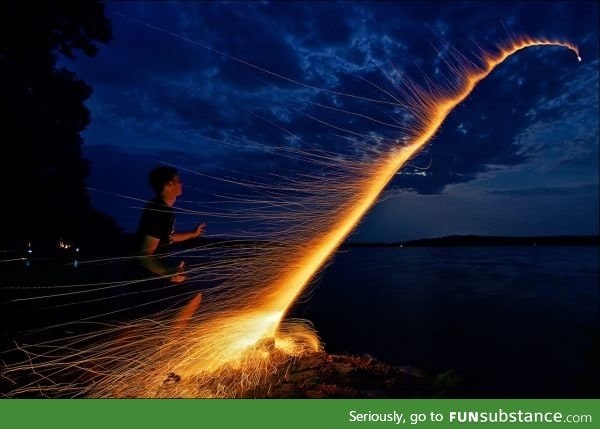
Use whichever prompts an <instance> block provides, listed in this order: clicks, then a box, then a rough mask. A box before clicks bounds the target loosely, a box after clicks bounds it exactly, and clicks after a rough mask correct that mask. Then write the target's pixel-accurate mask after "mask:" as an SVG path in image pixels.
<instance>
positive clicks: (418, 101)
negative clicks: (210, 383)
mask: <svg viewBox="0 0 600 429" xmlns="http://www.w3.org/2000/svg"><path fill="white" fill-rule="evenodd" d="M534 46H559V47H565V48H567V49H569V50H571V51H573V52H574V53H575V54H576V55H577V58H578V59H580V55H579V51H578V49H577V47H576V46H574V45H572V44H570V43H568V42H563V41H556V40H546V39H531V38H523V39H519V40H513V41H511V42H509V43H507V44H506V45H505V46H503V47H501V48H500V50H499V53H497V54H496V55H485V56H484V57H483V58H482V59H483V67H476V66H473V68H472V69H465V70H464V71H465V74H464V81H463V84H462V86H460V87H459V88H458V89H455V90H449V91H447V92H446V93H444V92H442V91H438V92H435V93H425V92H419V91H420V90H418V89H415V88H412V90H413V91H417V92H416V93H411V94H408V95H409V97H411V96H412V97H413V98H414V104H415V108H416V111H417V112H419V113H420V115H419V124H420V126H419V129H417V130H416V132H415V133H414V134H413V138H412V139H409V140H408V142H407V144H405V145H404V146H402V147H397V148H395V149H393V150H392V151H391V152H390V153H387V154H384V155H382V156H381V158H379V159H376V160H375V161H374V162H373V163H372V166H370V168H371V167H372V170H371V171H370V172H369V173H368V174H367V175H366V177H365V179H364V180H363V179H361V180H360V182H359V183H357V186H355V190H356V195H355V197H354V198H352V200H351V201H347V202H343V203H341V204H340V207H339V208H338V209H337V210H335V213H331V214H330V216H331V220H330V222H329V225H330V228H329V229H328V230H326V232H324V233H320V232H318V231H313V233H312V234H311V235H310V236H308V237H307V240H308V244H307V245H305V246H301V248H299V249H297V252H296V253H295V254H294V255H290V256H289V257H286V262H287V263H286V264H285V266H279V267H276V268H274V270H275V272H274V273H273V275H272V276H271V279H274V280H271V282H270V283H268V284H266V285H264V286H263V287H262V291H261V293H259V294H256V295H254V298H253V301H252V303H251V304H250V305H247V306H245V307H243V308H240V309H239V310H237V311H229V312H225V313H224V314H223V317H218V318H217V319H216V320H210V321H207V320H206V319H203V323H202V326H201V327H199V328H198V331H197V332H198V333H199V334H198V336H199V337H200V336H202V338H203V341H204V343H210V344H211V346H206V345H205V344H199V343H196V344H197V349H196V350H195V351H191V352H189V353H187V354H186V358H185V359H184V360H181V361H180V363H178V364H177V365H176V366H177V368H178V371H181V372H182V373H184V374H187V375H192V374H194V373H199V372H211V371H218V368H222V367H223V365H224V364H227V363H228V362H231V363H236V365H240V362H241V361H243V358H241V357H242V356H244V354H245V353H253V350H255V348H256V345H257V344H260V343H261V342H262V341H264V340H265V339H269V338H275V339H276V341H277V338H278V337H279V339H280V340H281V337H282V336H281V335H280V334H281V328H282V326H283V325H284V324H285V321H284V318H285V316H286V313H287V312H288V310H289V309H290V307H291V306H292V305H293V303H294V302H295V301H296V300H297V298H298V297H299V295H300V294H301V293H302V291H303V290H304V288H305V287H306V286H307V285H308V284H309V282H310V281H311V279H312V278H313V277H314V276H315V275H316V273H317V272H318V271H319V270H320V269H321V267H323V266H324V264H325V263H326V262H327V261H328V260H329V259H330V257H331V255H332V254H333V252H335V250H336V249H337V248H338V247H339V246H340V245H341V243H342V242H343V241H344V239H345V238H346V237H347V236H348V235H349V234H350V233H351V232H352V230H353V229H354V228H355V227H356V226H357V224H358V223H359V222H360V220H361V219H362V218H363V216H364V215H365V214H366V212H367V211H368V210H369V209H370V208H371V207H372V206H373V204H374V203H375V202H376V201H377V199H378V198H379V195H380V194H381V193H382V191H383V190H384V189H385V187H386V185H387V184H388V183H389V182H390V180H391V179H392V178H393V177H394V175H395V174H396V173H397V171H398V170H399V169H401V168H402V166H403V165H404V164H405V163H406V162H407V161H408V160H409V159H411V158H412V157H414V156H415V155H416V154H417V153H418V152H419V151H420V150H421V149H423V148H424V147H425V145H426V144H427V142H428V141H429V140H430V139H431V138H432V137H433V136H434V135H435V133H436V132H437V130H438V129H439V128H440V126H441V125H442V123H443V122H444V120H445V119H446V118H447V117H448V115H449V114H450V113H451V112H452V110H453V109H454V108H455V107H456V106H457V105H459V104H460V103H461V102H462V101H464V100H465V99H466V98H467V97H468V96H469V94H471V92H472V91H473V89H474V88H475V87H476V86H477V84H478V83H479V82H481V81H482V80H483V79H485V78H486V77H487V76H488V75H489V74H490V73H492V72H493V70H494V69H495V68H496V67H497V66H498V65H500V64H502V63H503V62H504V61H505V60H506V59H507V58H508V57H510V56H511V55H514V54H515V53H517V52H519V51H521V50H523V49H525V48H529V47H534ZM421 91H422V90H421ZM207 322H208V323H207ZM210 331H214V332H218V333H219V335H220V337H219V338H216V336H215V335H213V334H210ZM288 340H289V338H286V339H285V341H284V340H281V341H280V344H288V343H289V341H288ZM313 341H314V340H313ZM194 347H195V346H193V345H192V346H191V349H194ZM211 347H212V350H211V349H210V348H211ZM253 362H255V363H256V361H253ZM241 365H244V364H241Z"/></svg>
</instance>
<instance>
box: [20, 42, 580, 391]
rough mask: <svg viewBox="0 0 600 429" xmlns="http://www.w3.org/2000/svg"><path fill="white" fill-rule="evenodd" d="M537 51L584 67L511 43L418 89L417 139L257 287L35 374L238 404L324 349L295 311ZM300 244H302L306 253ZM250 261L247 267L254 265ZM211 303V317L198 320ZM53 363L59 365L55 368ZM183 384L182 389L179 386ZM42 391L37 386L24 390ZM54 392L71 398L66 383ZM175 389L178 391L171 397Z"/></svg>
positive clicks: (361, 183) (79, 349)
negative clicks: (462, 112) (411, 165)
mask: <svg viewBox="0 0 600 429" xmlns="http://www.w3.org/2000/svg"><path fill="white" fill-rule="evenodd" d="M534 46H558V47H564V48H567V49H569V50H571V51H572V52H574V53H575V55H576V56H577V59H578V61H581V57H580V55H579V51H578V49H577V47H576V46H575V45H573V44H571V43H568V42H563V41H558V40H548V39H532V38H521V39H515V40H510V41H509V42H507V43H506V44H505V45H504V46H502V47H500V49H499V51H498V53H496V54H489V55H483V56H482V66H471V67H470V68H467V67H466V66H463V67H462V68H460V69H455V68H454V69H452V71H454V72H456V73H460V74H459V75H458V77H463V79H462V84H460V85H459V86H456V87H452V88H450V89H447V90H439V89H438V90H435V91H427V92H426V91H425V90H422V89H419V88H416V87H410V88H409V90H410V91H411V92H409V93H407V94H405V95H406V96H407V100H408V102H409V105H410V106H411V107H413V108H414V111H415V112H416V116H417V121H418V126H417V127H416V128H415V130H414V132H413V133H412V134H411V137H410V138H409V139H408V140H406V141H405V142H403V145H402V146H398V147H394V148H392V150H391V151H390V152H388V153H382V154H381V155H379V157H378V158H376V159H374V160H373V161H372V162H371V164H369V166H368V171H366V172H361V176H360V177H359V178H354V177H352V180H351V182H352V183H350V184H349V185H348V186H346V188H345V189H346V190H347V189H350V191H351V195H352V198H351V199H348V200H347V201H341V202H340V203H339V206H337V207H336V208H334V209H332V212H331V213H316V214H315V213H308V215H307V216H306V217H305V218H302V220H305V219H311V216H312V215H314V218H317V217H319V216H320V219H325V221H322V222H320V223H319V225H318V226H319V228H313V229H310V228H305V229H301V231H305V232H307V235H306V237H301V238H298V239H297V240H296V242H295V244H297V245H296V246H295V247H294V246H291V248H292V250H293V251H290V254H286V255H284V256H285V257H280V255H279V254H277V253H274V254H268V255H267V256H264V255H260V256H258V257H257V258H256V259H254V260H252V261H250V262H253V263H254V266H252V269H253V271H252V272H251V273H250V276H252V277H253V278H252V279H250V276H248V277H244V280H243V282H246V283H248V284H246V283H242V284H240V283H239V282H238V283H236V281H237V277H235V275H234V276H232V278H233V280H231V284H230V285H227V287H228V288H230V289H226V292H229V291H231V294H228V293H225V292H224V293H223V295H224V296H225V298H223V299H222V300H221V301H219V300H218V299H217V298H215V299H212V297H211V296H210V294H207V296H206V299H205V298H203V297H202V296H200V295H197V296H195V297H194V299H192V300H191V301H190V302H189V303H188V305H187V306H185V307H184V308H183V309H182V310H180V312H179V313H178V314H176V315H175V316H174V319H173V320H171V322H170V323H166V322H167V320H166V319H161V320H160V321H157V322H156V323H154V321H152V325H149V323H150V322H149V321H141V322H140V324H139V327H138V326H134V327H133V328H135V329H130V330H126V335H125V337H122V338H125V339H126V340H127V341H126V342H125V341H123V340H119V339H117V340H116V341H112V342H105V343H99V344H96V345H94V346H93V347H88V346H87V345H83V346H82V345H80V344H79V341H80V339H79V338H77V337H76V338H72V339H71V340H70V342H67V345H66V346H65V347H63V346H62V345H61V346H60V347H56V348H57V349H60V350H63V349H68V350H69V351H70V354H69V355H67V356H63V355H60V354H57V355H56V357H48V356H47V355H46V354H44V355H41V363H40V364H38V366H35V365H33V364H28V365H29V366H26V367H27V368H33V369H35V370H41V369H42V368H44V369H48V370H49V375H48V376H45V379H46V380H51V379H52V377H53V376H56V375H62V372H63V371H69V370H71V369H72V368H80V367H90V362H91V363H92V364H93V363H97V365H96V366H95V367H94V368H96V369H95V370H94V371H95V372H94V374H96V373H98V377H96V378H94V384H93V385H92V386H87V385H86V386H84V387H81V386H74V387H73V388H72V389H71V388H69V389H70V390H69V389H68V390H67V393H73V394H81V393H82V392H84V393H85V394H88V395H90V396H94V397H119V396H129V397H131V396H135V397H139V396H142V397H153V396H207V397H210V396H212V397H215V396H216V397H230V396H236V395H238V394H239V392H240V391H243V390H244V389H247V388H252V387H254V386H258V385H259V383H260V382H261V381H262V380H264V379H265V374H268V373H269V371H272V368H273V367H276V366H277V365H280V364H282V362H285V358H286V356H288V357H289V356H298V355H301V354H302V353H303V351H304V350H318V349H319V348H320V343H319V340H318V337H317V335H316V333H315V331H314V330H313V329H312V327H311V326H309V325H306V324H302V323H297V321H289V320H284V319H285V316H286V314H287V313H288V310H289V309H290V307H291V306H292V305H293V304H294V302H295V301H296V300H297V298H298V297H299V295H300V294H301V293H302V292H303V290H304V289H305V288H306V286H307V285H308V284H309V282H310V281H311V279H313V278H314V276H315V275H316V273H317V272H318V271H319V270H320V269H321V268H322V267H323V266H324V264H325V263H326V262H327V261H328V260H329V259H330V258H331V255H332V254H333V253H334V252H335V250H336V249H337V248H338V247H339V246H340V245H341V243H342V242H343V241H344V239H345V238H346V237H347V236H348V235H349V234H350V233H351V232H352V230H353V229H354V228H355V227H356V226H357V224H358V223H359V222H360V220H361V219H362V218H363V217H364V215H365V214H366V212H367V211H368V210H369V209H370V208H371V207H372V206H373V205H374V204H375V202H376V201H377V199H378V198H379V196H380V195H381V193H382V192H383V190H384V189H385V187H386V185H387V184H388V183H389V182H390V180H391V179H392V178H393V177H394V175H395V174H396V173H397V172H398V170H400V169H401V168H402V167H403V166H404V165H405V164H406V162H407V161H408V160H410V159H411V158H412V157H414V156H415V155H416V154H417V153H418V152H419V151H420V150H422V149H423V148H424V147H425V145H426V144H427V143H428V142H429V140H430V139H431V138H432V137H433V136H434V135H435V133H436V132H437V130H438V129H439V128H440V126H441V125H442V123H443V122H444V121H445V119H446V118H447V117H448V115H449V114H450V113H451V112H452V111H453V110H454V108H455V107H456V106H457V105H459V104H460V103H461V102H462V101H464V100H465V99H466V98H467V97H468V96H469V95H470V94H471V93H472V91H473V90H474V88H475V87H476V86H477V84H478V83H479V82H481V81H482V80H484V79H485V78H486V77H487V76H488V75H490V73H492V72H493V71H494V69H495V68H496V67H497V66H499V65H500V64H502V63H503V62H504V61H505V60H506V59H507V58H508V57H510V56H512V55H514V54H515V53H517V52H519V51H521V50H523V49H526V48H529V47H534ZM348 167H349V168H348V169H347V171H346V174H348V175H350V174H352V173H353V172H356V171H358V170H357V167H356V166H355V165H350V166H348ZM349 181H350V180H349ZM320 189H321V188H319V190H320ZM348 195H350V194H348ZM327 207H328V208H331V207H333V206H327ZM319 208H320V207H319ZM320 229H322V230H323V231H325V232H321V231H320ZM299 242H301V243H302V244H301V245H298V243H299ZM284 252H285V250H284ZM273 255H275V256H273ZM269 257H274V258H278V259H277V261H276V262H277V263H274V264H273V266H269V267H267V268H265V269H262V266H261V267H259V268H257V266H258V265H260V264H262V265H267V264H266V263H267V262H270V261H269ZM250 262H248V265H246V266H245V267H250V266H251V265H250ZM236 268H237V267H236ZM263 278H264V279H265V280H264V281H263ZM249 279H250V280H249ZM244 287H247V289H244ZM201 301H202V307H201V308H202V309H203V310H202V311H201V313H203V314H194V313H195V312H196V309H197V308H198V306H199V305H200V302H201ZM163 322H164V323H163ZM271 340H272V341H271ZM125 343H126V344H125ZM82 344H85V343H82ZM71 350H73V351H72V352H71ZM48 359H50V360H51V361H50V362H47V361H46V360H48ZM52 359H54V360H52ZM88 372H89V371H88ZM171 374H173V376H171ZM167 375H168V377H167ZM165 377H167V380H166V381H168V383H166V382H165ZM173 380H182V381H180V382H179V381H178V382H177V383H175V384H172V383H171V382H172V381H173ZM183 380H189V382H186V383H184V381H183ZM165 386H166V387H165ZM169 386H170V387H169ZM37 388H38V387H37V385H34V384H32V385H31V386H26V387H25V388H24V389H23V391H25V392H27V391H30V390H35V389H37ZM50 388H51V389H54V390H56V391H59V392H63V394H66V393H64V392H65V391H64V390H61V389H63V387H62V386H61V385H56V386H51V387H50ZM171 388H172V389H174V390H169V389H171ZM28 389H29V390H28Z"/></svg>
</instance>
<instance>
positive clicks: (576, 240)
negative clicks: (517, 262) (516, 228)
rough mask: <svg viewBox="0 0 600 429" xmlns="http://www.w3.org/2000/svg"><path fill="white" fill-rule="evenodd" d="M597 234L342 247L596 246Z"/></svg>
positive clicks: (457, 237) (470, 237) (445, 239)
mask: <svg viewBox="0 0 600 429" xmlns="http://www.w3.org/2000/svg"><path fill="white" fill-rule="evenodd" d="M599 244H600V236H598V235H556V236H538V237H500V236H484V235H451V236H448V237H438V238H425V239H420V240H410V241H396V242H391V243H375V242H363V243H353V242H348V243H345V244H344V246H343V247H460V246H597V245H599Z"/></svg>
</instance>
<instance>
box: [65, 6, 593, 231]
mask: <svg viewBox="0 0 600 429" xmlns="http://www.w3.org/2000/svg"><path fill="white" fill-rule="evenodd" d="M106 13H107V16H108V18H109V19H110V20H111V21H112V25H113V41H112V42H111V43H109V44H108V45H105V46H101V49H100V52H99V54H98V55H97V56H96V57H94V58H83V57H79V58H77V59H76V61H74V62H71V61H68V60H66V59H63V60H61V61H62V62H61V64H62V65H64V66H66V67H68V68H70V69H72V70H74V71H75V72H76V73H77V75H78V77H79V78H81V79H83V80H85V81H86V82H88V83H89V84H91V85H92V86H93V89H94V93H93V95H92V97H91V98H90V99H89V100H88V102H87V105H88V107H89V108H90V110H91V112H92V123H91V125H90V126H89V127H88V130H87V131H86V132H85V133H84V138H85V145H84V156H85V157H86V158H87V159H89V160H90V161H92V173H91V176H90V178H89V180H88V184H89V186H90V187H92V188H95V189H97V190H95V191H90V195H91V197H92V202H93V204H94V205H95V207H96V208H98V209H99V210H102V211H104V212H106V213H108V214H110V215H111V216H113V217H114V218H115V219H116V220H117V222H118V223H119V225H120V226H122V227H123V228H124V229H125V230H126V231H133V230H135V228H136V225H137V221H138V219H139V213H140V207H141V206H142V205H143V204H142V203H141V202H138V201H135V200H131V199H128V198H125V197H133V198H140V199H147V198H149V197H151V191H150V188H149V186H148V185H147V173H148V171H149V169H150V168H151V167H153V166H154V165H157V164H158V163H159V162H161V161H163V162H167V163H172V164H174V165H176V166H178V167H182V168H184V169H190V170H193V171H197V172H200V173H202V174H206V175H212V176H220V177H235V176H236V175H237V174H238V173H239V174H241V175H245V176H247V177H255V176H260V175H261V174H262V173H263V172H264V171H270V172H274V173H281V174H292V173H291V172H293V171H296V172H301V171H302V166H301V165H294V164H293V162H294V161H293V160H289V159H282V158H281V157H278V156H275V155H274V154H273V153H271V152H269V151H265V150H258V149H257V148H259V147H260V146H261V144H268V145H293V146H294V147H298V148H303V147H309V146H316V147H319V148H326V149H328V150H332V151H335V152H339V153H341V154H344V152H345V151H346V152H347V151H350V150H352V147H353V146H352V145H349V144H348V143H347V142H348V141H349V140H348V137H349V136H354V134H351V133H349V132H347V131H346V132H343V131H341V130H340V128H343V129H345V130H349V131H352V132H353V133H356V134H369V135H371V136H375V137H381V138H394V137H395V136H396V135H397V130H395V129H394V128H393V127H389V126H387V127H386V126H377V124H376V123H374V122H372V121H370V122H369V121H364V120H361V119H360V117H358V116H356V115H350V114H344V113H341V112H339V111H334V110H332V109H331V108H327V107H322V106H329V107H335V108H336V109H339V110H349V111H353V112H360V113H361V114H363V115H368V116H372V117H375V118H382V119H383V121H387V122H388V123H393V122H392V121H393V119H394V115H400V113H398V112H397V111H395V110H394V108H393V106H391V105H386V104H383V103H368V102H365V101H361V100H359V99H356V98H352V97H345V96H341V95H339V94H336V92H338V93H347V94H354V95H358V96H361V97H367V98H373V99H378V100H384V101H385V100H387V101H389V100H390V97H391V96H390V94H391V95H394V94H397V93H398V91H399V88H401V87H402V82H403V81H405V79H407V78H410V79H412V80H413V81H415V82H417V83H424V82H425V81H426V80H425V76H427V77H428V78H429V79H430V80H431V81H432V82H433V83H434V84H437V83H438V82H441V81H443V79H444V78H445V76H447V72H446V71H445V69H444V58H446V57H447V56H448V55H449V53H450V52H452V49H456V50H458V51H460V52H462V53H464V54H465V55H467V56H469V55H472V54H473V53H474V52H475V51H476V49H478V48H477V46H479V47H481V48H483V49H490V48H493V47H494V45H495V44H496V43H498V42H502V41H503V40H505V39H506V38H507V36H508V34H509V33H510V34H517V35H520V34H523V35H528V36H532V37H547V38H560V39H564V40H568V41H570V42H572V43H574V44H576V45H577V46H578V47H579V49H580V53H581V56H582V58H583V61H582V62H581V63H579V62H577V60H576V58H575V56H574V54H573V53H572V52H570V51H568V50H566V49H561V48H556V47H550V48H548V47H535V48H530V49H527V50H525V51H523V52H521V53H520V54H518V55H515V56H514V57H511V58H510V59H509V60H508V61H507V62H505V63H504V64H503V65H501V66H500V67H499V68H498V69H497V70H496V71H495V72H494V73H493V74H492V75H491V76H489V77H488V78H487V79H486V80H485V81H484V82H482V83H481V84H480V85H479V86H478V87H477V88H476V90H475V91H474V92H473V94H471V96H470V97H469V98H468V99H467V100H466V101H465V102H464V103H462V104H461V105H460V106H459V107H458V108H457V109H456V110H455V111H454V112H452V114H451V115H450V116H449V118H448V119H447V120H446V122H445V123H444V124H443V126H442V128H441V130H440V131H439V132H438V134H437V135H436V136H435V138H434V139H433V140H432V142H431V144H430V145H428V147H427V149H426V150H425V151H424V152H423V153H422V154H421V155H419V156H418V157H417V158H416V159H414V160H413V161H412V162H411V165H410V166H408V167H406V168H405V169H404V170H403V171H402V172H401V174H398V175H397V176H396V178H395V179H394V180H393V181H392V183H391V184H390V185H389V186H388V188H387V190H386V193H385V195H384V198H383V199H382V201H381V202H380V203H379V204H378V205H377V206H376V207H375V208H374V209H373V210H372V211H371V213H370V214H369V215H368V217H367V218H366V219H365V221H364V222H363V223H362V224H361V225H360V227H359V229H358V232H357V233H356V234H355V235H353V237H352V239H353V240H355V241H395V240H407V239H415V238H426V237H436V236H443V235H452V234H485V235H561V234H598V232H599V220H598V217H599V185H598V183H599V151H598V147H599V144H598V116H599V112H598V91H599V89H598V80H599V72H598V69H599V63H598V53H599V49H598V39H599V34H598V23H599V22H600V21H599V11H598V3H597V2H570V1H569V2H546V1H545V2H539V3H536V2H523V3H518V2H516V3H510V2H498V3H496V2H479V1H478V2H456V3H454V2H416V3H404V2H402V3H394V2H381V3H379V2H360V3H358V2H357V3H354V2H340V3H329V2H314V3H308V2H306V3H305V2H298V3H288V2H286V3H283V2H243V3H242V2H239V3H238V2H227V3H219V2H197V3H196V2H183V3H171V2H169V3H166V2H139V3H135V2H117V3H111V2H108V3H107V4H106ZM151 26H154V27H156V28H152V27H151ZM170 33H174V34H176V35H177V36H174V35H173V34H170ZM207 47H208V48H212V50H211V49H207ZM223 53H225V54H227V55H224V54H223ZM232 57H235V58H238V59H241V60H243V61H246V62H249V63H252V64H254V65H256V66H259V67H261V68H262V69H265V70H269V71H271V72H273V73H277V74H278V75H282V76H285V77H287V78H289V79H292V80H294V81H297V82H301V83H303V84H305V85H310V86H314V87H318V88H323V89H327V90H328V91H329V92H327V91H318V90H314V89H310V88H308V87H306V86H302V85H299V84H295V83H293V82H291V81H287V80H283V79H280V78H278V77H277V76H275V75H272V74H268V73H266V72H264V71H261V70H260V69H257V68H252V67H249V66H247V65H244V64H242V63H240V62H239V61H235V60H234V59H232ZM375 85H377V87H379V89H378V88H376V87H375ZM384 91H385V92H384ZM386 92H387V94H386ZM307 115H309V116H307ZM312 118H316V119H318V120H320V121H323V122H327V123H330V124H335V126H336V127H338V128H334V127H332V126H326V125H324V124H323V122H319V121H317V120H315V119H312ZM390 118H391V119H390ZM395 133H396V134H395ZM232 142H233V143H235V144H234V145H232V144H231V143H232ZM240 172H242V173H240ZM181 176H182V179H183V181H184V183H185V188H184V189H185V193H184V195H183V196H182V199H181V201H178V203H180V204H182V205H183V206H184V207H185V205H186V204H188V205H189V204H193V203H194V201H201V200H202V201H204V200H206V199H210V198H211V195H214V194H216V193H219V192H220V191H221V190H220V189H219V188H218V186H217V185H215V184H214V183H213V182H210V181H207V180H206V178H205V176H202V175H194V174H191V173H189V172H186V170H182V173H181ZM269 177H270V176H269ZM265 180H269V179H265ZM198 220H201V219H198V218H194V219H183V220H181V222H180V221H179V220H178V222H179V223H178V224H179V225H184V226H185V225H186V224H188V223H190V224H191V223H192V222H196V221H198ZM207 233H208V235H213V234H214V235H219V234H224V235H227V234H228V233H234V232H233V229H231V228H230V227H229V226H228V225H227V223H218V222H215V223H213V224H210V222H209V225H208V229H207Z"/></svg>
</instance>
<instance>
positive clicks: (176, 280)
mask: <svg viewBox="0 0 600 429" xmlns="http://www.w3.org/2000/svg"><path fill="white" fill-rule="evenodd" d="M184 265H185V262H183V261H181V262H180V263H179V265H178V266H177V274H175V275H174V276H171V278H170V280H171V283H183V282H184V281H185V274H184V273H183V266H184Z"/></svg>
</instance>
